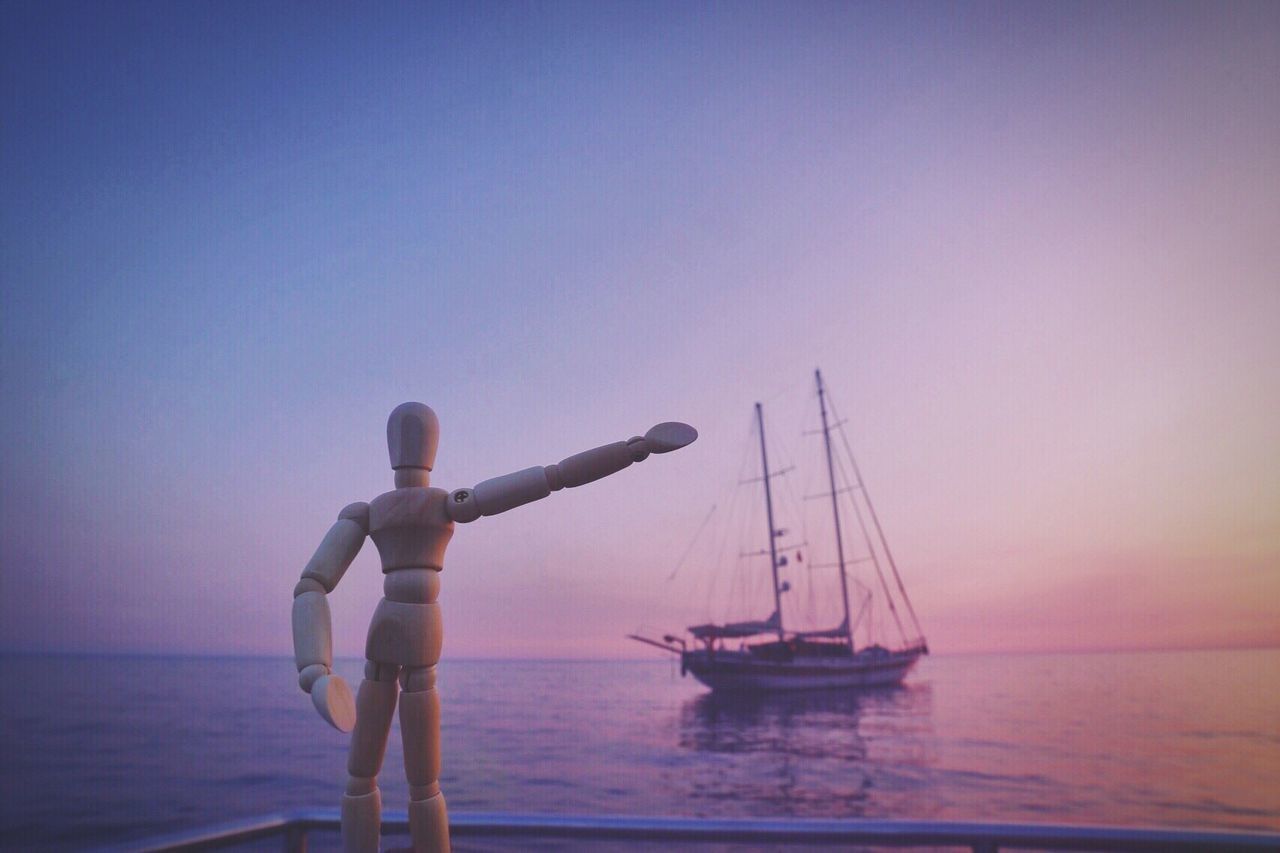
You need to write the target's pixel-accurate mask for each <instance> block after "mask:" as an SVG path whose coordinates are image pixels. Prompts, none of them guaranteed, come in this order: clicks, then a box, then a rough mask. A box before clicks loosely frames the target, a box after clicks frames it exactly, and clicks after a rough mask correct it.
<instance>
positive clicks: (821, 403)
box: [813, 370, 853, 649]
mask: <svg viewBox="0 0 1280 853" xmlns="http://www.w3.org/2000/svg"><path fill="white" fill-rule="evenodd" d="M813 378H814V379H815V380H817V383H818V409H819V411H821V412H822V443H823V444H824V445H825V446H826V449H827V478H828V480H829V481H830V483H831V515H832V517H833V518H834V519H835V522H836V564H837V566H838V567H839V569H840V600H841V601H843V602H844V626H845V630H846V631H848V633H849V648H850V649H852V648H853V620H852V619H850V618H849V579H848V578H847V577H845V573H844V537H843V536H841V534H840V502H839V501H838V500H837V497H836V496H837V492H836V467H835V463H834V462H832V460H831V428H830V427H829V426H827V395H826V391H825V390H824V389H823V387H822V371H821V370H814V371H813Z"/></svg>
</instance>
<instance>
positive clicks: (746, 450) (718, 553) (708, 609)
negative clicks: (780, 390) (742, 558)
mask: <svg viewBox="0 0 1280 853" xmlns="http://www.w3.org/2000/svg"><path fill="white" fill-rule="evenodd" d="M748 423H749V426H748V428H747V439H746V441H744V442H743V443H742V458H741V459H740V460H739V461H738V470H737V477H736V478H735V481H741V480H742V474H743V472H744V471H745V470H746V468H747V462H748V460H749V459H750V457H751V445H752V443H753V442H752V436H753V435H755V419H754V418H752V419H751V420H750V421H749V422H748ZM741 507H742V485H741V483H738V485H735V486H733V487H732V488H731V489H730V491H729V509H728V511H727V513H726V518H725V521H724V525H723V527H722V528H721V535H720V542H719V546H718V547H717V548H716V549H715V560H716V562H715V566H714V568H713V572H712V576H711V580H710V583H708V584H707V595H706V600H705V601H704V602H703V605H702V610H701V613H699V614H697V615H696V616H693V617H692V618H695V619H711V620H712V621H714V620H715V617H716V615H717V613H720V614H723V613H725V612H726V611H725V610H724V609H723V608H724V605H725V602H729V603H730V606H731V602H732V597H733V593H734V590H735V588H736V586H737V583H736V582H737V579H738V577H737V575H738V571H737V567H738V562H737V560H736V559H735V560H733V561H732V562H731V564H730V569H729V579H728V586H729V588H728V590H726V593H725V595H723V596H722V597H721V598H720V599H719V600H720V601H721V607H720V608H716V609H715V610H713V609H712V606H711V602H712V600H713V599H715V598H716V595H715V594H716V591H717V590H718V589H719V588H720V582H721V580H722V578H723V577H724V571H725V567H724V564H725V559H726V555H727V554H728V552H729V540H730V539H731V538H732V539H733V540H734V542H735V543H737V542H741V541H742V531H741V530H740V529H739V528H738V526H737V525H735V521H737V520H738V513H739V512H740V511H741ZM735 550H736V549H735Z"/></svg>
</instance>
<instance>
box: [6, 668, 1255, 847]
mask: <svg viewBox="0 0 1280 853" xmlns="http://www.w3.org/2000/svg"><path fill="white" fill-rule="evenodd" d="M87 662H91V663H92V665H88V664H87ZM104 662H106V663H107V664H108V665H106V666H103V665H101V664H102V663H104ZM336 669H337V670H338V671H339V672H340V673H341V674H342V675H344V677H346V678H347V679H348V680H349V681H351V682H352V683H353V684H355V683H357V682H358V679H359V676H360V669H361V661H359V660H356V659H349V658H348V659H340V660H339V661H338V663H337V665H336ZM0 675H2V676H3V678H4V679H5V683H6V684H10V685H14V684H18V685H23V687H22V688H21V689H19V690H15V691H13V693H14V694H15V696H14V697H13V699H11V700H9V701H6V702H5V703H4V705H3V709H0V723H2V724H3V725H2V727H0V730H2V731H3V740H4V743H3V747H4V748H3V756H4V757H3V769H4V773H3V801H4V802H5V804H6V805H5V808H4V813H3V817H2V818H0V837H3V838H4V839H5V842H4V843H5V846H13V847H24V848H25V847H36V848H44V849H75V848H80V847H84V846H86V845H90V844H97V843H128V842H129V841H131V840H136V839H140V838H144V837H147V836H150V835H154V834H158V833H164V832H172V831H177V830H182V829H189V828H196V827H200V826H203V825H207V824H213V823H218V822H221V821H226V820H230V819H235V818H241V817H250V816H253V815H257V814H263V813H267V812H278V811H282V810H288V809H294V808H306V807H336V806H337V805H338V803H339V798H340V795H341V792H342V786H343V783H344V780H345V765H346V745H347V736H345V735H342V734H340V733H338V732H336V731H334V730H332V729H330V728H329V727H328V726H327V725H325V724H324V723H323V722H322V721H321V720H320V719H319V718H318V717H317V716H316V714H315V712H314V710H313V709H312V707H311V704H310V702H309V700H308V698H307V697H306V696H305V695H304V694H303V693H301V691H299V690H298V688H297V685H296V675H295V671H294V667H293V663H292V661H291V660H290V659H289V658H287V657H275V656H272V657H261V656H199V657H195V656H157V655H145V654H142V655H119V654H118V655H39V654H14V653H8V654H4V655H2V656H0ZM439 687H440V691H441V697H442V701H443V706H444V716H443V722H442V737H443V745H444V767H443V773H442V787H443V790H444V791H445V794H446V797H447V798H448V801H449V804H450V808H451V809H452V810H454V811H459V812H461V811H473V812H474V811H500V812H516V813H528V814H532V813H546V814H600V815H604V814H612V815H672V816H692V817H831V818H836V817H866V818H902V819H934V820H1001V821H1017V822H1039V823H1073V824H1110V825H1131V826H1161V827H1186V828H1191V827H1200V828H1218V829H1241V830H1270V831H1274V830H1277V829H1280V722H1278V721H1280V650H1276V649H1260V650H1232V651H1221V650H1218V651H1198V652H1186V651H1179V652H1172V651H1164V652H1158V651H1144V652H1125V653H1116V654H1099V653H1073V654H1051V653H1020V654H1007V653H1006V654H974V653H967V654H958V653H957V654H951V655H939V656H933V657H929V658H926V659H924V660H923V661H922V662H921V664H920V666H919V667H918V668H917V669H916V670H915V671H914V672H913V673H912V674H911V675H910V676H908V678H907V681H906V683H905V684H904V685H903V686H902V687H900V688H888V689H877V690H868V691H861V692H842V691H816V692H811V693H798V694H791V695H783V696H775V697H760V698H728V697H723V696H717V695H713V694H711V693H709V692H708V691H707V690H706V689H705V688H703V687H702V686H701V685H699V684H697V683H696V682H695V681H693V680H692V679H690V678H681V677H680V675H679V671H678V665H676V664H675V663H674V661H666V660H660V659H659V660H634V659H627V660H516V659H492V658H488V659H474V658H472V659H464V658H450V657H447V656H446V657H445V658H444V660H443V661H442V662H441V664H440V678H439ZM402 768H403V758H402V756H401V742H400V736H399V733H398V731H397V730H394V729H393V731H392V734H391V739H390V742H389V744H388V750H387V758H386V761H385V763H384V767H383V772H382V774H381V776H380V777H379V786H380V787H381V789H382V791H383V802H384V807H385V808H388V809H402V808H404V807H405V803H406V800H407V788H406V785H405V782H404V778H403V769H402Z"/></svg>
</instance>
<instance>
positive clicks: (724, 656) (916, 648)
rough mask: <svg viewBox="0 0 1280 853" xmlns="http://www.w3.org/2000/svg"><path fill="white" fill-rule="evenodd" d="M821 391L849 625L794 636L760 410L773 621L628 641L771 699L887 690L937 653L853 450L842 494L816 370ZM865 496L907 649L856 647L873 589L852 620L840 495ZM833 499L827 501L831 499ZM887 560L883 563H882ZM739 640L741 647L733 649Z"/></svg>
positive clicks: (715, 681)
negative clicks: (799, 693) (785, 694)
mask: <svg viewBox="0 0 1280 853" xmlns="http://www.w3.org/2000/svg"><path fill="white" fill-rule="evenodd" d="M814 380H815V382H816V384H817V389H818V407H819V411H820V412H821V416H822V430H821V432H822V438H823V444H824V450H825V456H826V468H827V481H828V484H829V485H830V498H831V515H832V522H833V532H834V536H835V550H836V565H835V568H836V569H837V570H838V577H839V579H840V595H841V602H842V604H843V613H844V619H843V620H842V621H841V622H840V624H839V625H837V626H835V627H834V628H828V629H822V630H799V631H797V630H788V629H787V628H786V626H785V625H784V624H783V608H782V594H783V593H784V592H786V591H787V590H788V589H789V586H788V585H787V584H786V583H783V582H779V578H778V569H779V567H780V566H784V565H786V557H785V556H780V555H779V553H778V551H779V547H778V539H779V537H780V536H782V535H783V534H784V533H785V531H783V530H780V529H779V528H778V527H777V525H776V524H775V522H774V505H773V488H772V484H771V481H772V480H773V478H775V477H777V476H779V474H780V473H781V472H771V471H770V469H769V454H768V447H767V444H766V442H765V431H764V408H763V406H762V405H761V404H760V403H756V404H755V416H756V423H757V425H758V427H759V434H760V469H761V476H760V479H761V481H762V482H763V483H764V503H765V520H766V522H767V523H768V526H769V527H768V542H769V548H768V551H767V553H768V556H769V558H770V567H771V571H772V580H773V605H774V610H773V613H772V614H771V615H770V616H768V617H767V618H765V619H756V620H748V621H743V622H727V623H724V624H715V623H707V624H702V625H691V626H689V627H688V629H687V631H688V637H687V638H686V637H681V636H675V635H672V634H667V635H664V636H663V637H662V638H661V640H657V639H651V638H649V637H645V636H641V635H639V634H629V635H627V636H628V637H629V638H630V639H633V640H637V641H639V642H642V643H646V644H648V645H651V646H656V647H658V648H660V649H663V650H665V651H668V652H671V653H674V654H677V655H679V657H680V674H681V675H688V674H692V675H693V677H694V678H696V679H697V680H698V681H700V682H702V683H703V684H705V685H706V686H708V687H710V688H711V689H712V690H714V691H748V692H757V693H768V692H773V691H781V690H808V689H822V688H861V687H881V686H891V685H896V684H901V683H902V680H903V679H904V678H906V676H907V673H908V672H910V671H911V668H912V667H914V666H915V664H916V662H917V661H918V660H919V659H920V657H921V656H922V655H926V654H928V653H929V646H928V644H927V642H926V641H925V638H924V635H923V632H922V631H921V630H920V623H919V621H918V620H917V618H916V615H915V609H914V608H913V607H912V606H911V600H910V599H909V598H908V597H907V591H906V587H905V586H904V585H903V583H902V578H901V576H900V575H899V573H898V567H897V564H896V563H895V561H894V559H893V554H892V552H891V551H890V550H889V544H888V541H887V540H886V539H885V537H884V531H883V529H882V528H881V526H880V519H879V517H878V516H877V515H876V512H875V506H874V504H872V503H871V498H870V495H869V494H868V493H867V490H866V486H865V485H864V483H863V482H862V475H861V473H860V472H859V470H858V465H857V462H856V460H854V458H853V454H852V452H849V451H848V446H847V443H846V445H845V449H846V452H847V456H848V459H849V462H850V463H851V466H852V473H853V477H852V480H853V482H852V483H850V484H849V486H848V488H845V489H840V488H838V487H837V483H836V464H835V457H834V455H833V450H832V445H831V432H832V427H831V424H830V422H829V418H828V414H827V392H826V389H825V387H824V385H823V382H822V372H821V371H820V370H815V371H814ZM852 492H858V493H860V496H861V499H862V501H861V503H862V506H865V508H866V510H867V513H866V515H867V516H869V517H870V520H871V522H872V526H873V527H874V529H875V532H876V538H877V539H878V541H879V545H880V547H879V549H877V548H875V547H873V545H872V537H871V535H870V532H869V530H868V528H867V525H866V517H864V515H863V513H862V509H861V508H860V507H859V504H858V503H857V502H853V503H852V509H853V512H854V515H855V517H856V518H857V521H858V526H859V528H860V529H861V531H862V534H863V538H864V540H865V541H866V545H867V552H868V556H867V557H866V558H865V559H866V560H868V561H870V562H872V563H873V564H874V567H875V570H876V575H877V577H878V578H879V581H880V587H881V590H882V593H883V597H884V600H885V602H886V603H887V605H888V609H889V612H890V614H891V616H892V618H893V621H894V623H895V624H896V625H897V627H898V634H899V638H900V641H901V642H900V643H899V644H898V645H897V646H896V647H894V648H890V647H888V646H885V645H882V644H881V643H879V642H869V643H868V644H866V645H864V646H862V647H859V646H857V644H856V643H855V642H854V631H855V628H856V627H857V626H858V623H859V621H860V620H861V618H862V616H863V614H864V613H865V612H866V609H867V606H868V604H869V600H870V596H871V593H870V590H869V589H868V590H866V592H867V595H866V596H864V597H863V599H862V602H861V605H862V607H861V609H860V610H859V613H858V614H857V615H856V616H853V617H851V612H850V602H849V576H848V573H847V567H848V565H849V562H850V561H848V560H846V558H845V542H844V531H843V530H842V527H841V513H840V501H839V496H840V495H841V494H842V493H852ZM824 497H825V496H824ZM882 557H883V559H882ZM886 564H887V567H888V569H889V571H890V572H891V574H892V575H893V578H894V580H895V582H896V586H897V590H898V596H896V597H897V598H900V599H901V601H902V603H903V604H904V605H905V607H906V611H907V616H908V617H909V620H910V624H911V626H912V627H913V628H914V635H909V634H908V633H907V631H906V629H905V628H904V625H903V620H902V615H901V614H900V613H899V611H898V607H897V605H896V604H895V596H894V595H893V594H892V593H891V590H890V587H889V584H888V580H887V578H886V575H885V571H884V569H885V566H886ZM733 641H737V644H736V646H732V645H731V643H732V642H733Z"/></svg>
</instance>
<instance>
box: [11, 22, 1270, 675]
mask: <svg viewBox="0 0 1280 853" xmlns="http://www.w3.org/2000/svg"><path fill="white" fill-rule="evenodd" d="M0 22H2V27H0V92H2V95H0V97H2V101H0V110H2V113H0V175H2V182H0V189H2V191H3V207H2V210H0V277H2V286H3V303H2V304H0V453H2V454H3V455H2V457H0V460H2V473H3V476H0V501H2V503H0V507H2V511H0V648H6V649H33V650H90V651H143V652H160V651H177V652H207V653H223V652H226V653H239V652H249V653H269V654H288V653H289V651H290V639H289V605H290V595H291V590H292V588H293V585H294V583H295V582H296V580H297V578H298V575H299V573H300V571H301V569H302V566H303V565H304V564H305V562H306V561H307V559H308V557H309V556H310V554H311V552H312V550H313V549H314V547H315V545H316V544H317V543H318V542H319V540H320V538H321V537H322V536H323V534H324V532H325V530H326V529H327V528H328V526H329V525H330V523H332V521H333V520H334V518H335V517H336V514H337V512H338V510H339V509H340V508H341V507H342V506H344V505H345V504H347V503H348V502H350V501H353V500H368V499H370V498H372V497H374V496H375V495H377V494H379V493H380V492H382V491H385V490H387V489H389V488H391V485H392V483H391V472H390V470H389V468H388V463H387V457H386V448H385V439H384V425H385V419H386V416H387V413H388V412H389V411H390V410H391V408H392V407H394V406H395V405H396V404H397V403H399V402H401V401H404V400H410V399H416V400H422V401H424V402H427V403H429V404H430V405H431V406H433V407H434V408H435V409H436V411H437V412H438V413H439V416H440V419H441V422H442V426H443V438H442V443H441V449H440V456H439V460H438V464H437V468H436V471H435V473H434V474H433V482H434V483H435V484H437V485H440V486H442V487H444V488H457V487H460V486H467V485H472V484H474V483H475V482H477V481H478V480H481V479H484V478H487V477H490V476H494V475H497V474H501V473H505V472H508V471H512V470H516V469H519V468H523V467H526V466H528V465H532V464H549V463H551V462H555V461H557V460H558V459H560V458H561V457H563V456H566V455H568V454H570V453H573V452H576V451H579V450H582V449H586V448H588V447H591V446H594V445H596V444H601V443H604V442H607V441H613V440H617V439H623V438H626V437H628V436H631V435H634V434H637V433H641V432H643V431H644V430H645V429H646V428H647V427H649V426H650V425H652V424H653V423H656V422H658V421H661V420H667V419H680V420H686V421H688V422H690V423H693V424H695V425H696V426H697V427H698V429H699V430H700V431H701V439H700V440H699V441H698V443H696V444H695V445H693V446H692V447H690V448H688V449H686V450H684V451H681V452H680V453H677V454H673V455H671V456H664V457H654V458H652V459H650V460H649V461H647V462H645V463H644V464H643V465H640V466H636V467H633V468H631V469H629V470H627V471H625V472H623V473H621V474H619V475H617V476H615V477H613V478H610V479H609V480H607V481H603V482H600V483H596V484H593V485H591V486H589V487H587V488H584V489H580V490H573V491H567V492H562V493H558V494H556V495H554V496H553V497H552V498H550V499H548V500H546V501H543V502H541V503H539V504H536V505H532V506H529V507H525V508H522V509H521V510H519V511H515V512H512V513H509V514H508V515H505V516H502V517H499V518H494V519H488V520H482V521H480V522H478V523H476V524H473V525H469V526H465V527H463V526H460V527H459V529H458V531H457V533H456V534H455V536H454V539H453V543H452V545H451V546H450V550H449V557H448V565H447V568H446V571H445V573H444V578H443V591H442V603H443V605H444V609H445V619H446V646H445V648H446V651H445V654H446V656H458V657H461V656H488V655H503V656H583V657H596V656H622V655H626V656H643V655H644V654H645V650H644V649H642V648H641V647H639V646H635V645H634V644H631V643H629V642H628V641H626V640H624V639H623V638H622V635H623V634H624V633H626V632H628V631H631V630H633V629H635V628H637V627H638V626H640V625H649V626H653V627H655V628H656V629H658V630H661V629H671V628H675V627H679V626H681V625H684V624H688V622H687V621H685V620H687V619H692V618H700V617H701V618H706V617H708V616H716V617H723V616H726V615H735V614H730V613H724V612H719V611H720V610H721V609H723V608H722V605H726V604H727V601H716V602H713V605H714V606H712V607H711V608H710V609H711V610H712V611H716V612H703V613H701V614H699V613H697V612H694V611H697V610H699V609H702V610H703V611H706V610H707V609H708V601H707V599H706V597H705V596H702V597H699V595H697V594H695V593H693V592H690V591H687V590H686V585H687V587H688V590H693V589H696V588H698V585H699V584H700V583H701V584H704V586H705V579H706V578H707V577H708V572H710V571H711V569H712V565H711V564H712V563H714V562H715V558H714V557H713V556H706V555H704V554H703V553H702V552H703V551H705V550H707V548H703V547H701V546H702V545H705V544H706V543H713V542H717V541H719V542H723V541H725V540H724V537H720V538H719V539H717V536H716V535H715V534H708V535H706V536H705V537H702V538H701V539H699V540H698V542H699V547H695V548H694V549H693V550H692V551H691V557H690V558H689V559H688V560H686V562H685V563H684V564H683V565H682V566H681V567H680V571H679V572H678V573H677V577H676V580H674V581H668V580H667V577H668V576H669V575H670V574H671V571H672V569H673V568H674V567H675V566H676V564H677V563H678V561H679V560H680V557H681V555H682V554H683V553H684V552H685V551H686V548H688V547H689V543H690V541H691V540H692V538H693V536H694V533H695V531H696V530H697V529H698V526H699V524H700V522H701V521H702V519H703V517H704V516H705V514H706V513H707V511H708V508H709V507H710V506H711V505H712V504H716V505H717V506H719V507H722V508H723V507H727V506H728V505H729V504H730V503H732V501H733V500H734V498H733V497H732V496H731V495H732V494H733V490H734V483H735V482H736V479H737V478H738V476H739V472H740V469H741V463H742V460H743V458H744V457H743V454H744V448H747V447H749V442H750V440H751V435H750V418H751V405H752V403H753V402H754V401H756V400H758V399H759V400H763V401H765V403H766V405H767V407H768V412H769V413H770V418H771V430H772V431H773V433H774V434H775V435H776V436H777V438H778V442H779V444H778V450H777V455H778V458H779V459H780V462H779V464H783V463H786V462H788V461H796V462H797V463H799V462H800V461H803V458H806V454H808V453H809V452H810V450H811V448H812V439H811V438H803V437H802V436H801V432H802V430H803V428H804V427H805V426H806V425H811V424H812V422H813V416H814V409H813V404H814V401H813V398H812V392H811V389H810V383H811V371H812V369H813V368H814V367H815V366H821V367H822V368H823V369H824V371H825V373H826V374H827V378H828V382H829V384H830V386H831V389H832V393H833V395H834V396H835V399H836V401H837V403H838V404H839V405H840V407H841V410H842V413H843V414H844V415H846V416H847V417H848V418H849V426H848V427H847V428H848V429H849V431H850V433H849V434H850V438H851V440H852V442H853V445H854V448H855V449H856V450H857V452H858V453H859V456H860V459H859V461H860V463H861V465H862V469H863V473H864V475H865V477H866V480H867V482H868V484H869V486H870V487H871V489H872V494H873V496H874V497H875V498H876V500H877V508H878V509H879V511H880V515H881V519H882V521H883V522H884V524H885V528H886V532H887V533H888V536H889V538H890V541H891V543H892V545H893V548H894V552H895V555H896V556H897V558H898V562H899V564H900V565H901V567H902V569H903V574H904V576H905V579H906V582H907V584H908V587H909V589H910V590H911V591H912V594H913V598H914V601H915V605H916V609H917V610H918V612H919V613H920V617H921V621H922V622H923V623H924V628H925V631H926V633H927V634H928V636H929V638H930V641H931V645H932V646H933V647H934V648H935V650H937V651H941V652H947V651H971V650H1005V649H1064V648H1072V649H1079V648H1086V649H1092V648H1111V647H1161V646H1174V647H1182V646H1198V645H1252V644H1276V643H1280V4H1276V3H1258V4H1244V3H1236V4H1226V5H1224V4H1218V3H1204V4H1189V3H1166V2H1160V3H1152V4H1143V3H1123V4H1119V3H1118V4H1100V3H1088V4H1065V3H1064V4H1059V5H1053V6H1050V5H1047V4H1000V5H987V4H981V5H958V4H870V5H860V4H838V5H827V4H808V5H801V4H783V3H778V4H747V3H729V4H715V5H711V4H684V3H676V4H668V5H660V4H601V3H583V4H567V3H563V4H561V3H553V4H541V3H521V4H510V5H496V4H490V5H482V6H474V5H471V6H461V5H460V6H449V5H440V4H437V5H433V6H431V7H430V8H420V7H418V6H414V7H406V6H394V5H390V4H379V5H377V6H376V7H373V8H369V7H361V6H350V5H338V4H306V5H302V4H299V5H286V4H268V5H266V6H264V5H262V4H256V3H244V4H236V3H230V2H223V3H207V4H195V3H184V4H173V3H164V2H157V3H150V4H123V3H110V4H108V3H88V4H84V5H66V4H55V3H20V2H6V3H4V4H3V5H0ZM748 473H749V472H748ZM806 476H808V475H806ZM807 482H808V480H807V479H805V480H800V479H798V480H797V481H796V483H795V485H794V487H793V488H794V489H795V491H796V492H797V493H799V492H800V491H803V489H804V484H805V483H807ZM738 499H740V500H745V498H742V497H739V498H738ZM810 503H812V502H810ZM723 515H725V513H722V512H720V511H718V516H721V517H722V516H723ZM715 518H717V516H713V519H715ZM761 538H763V537H761ZM747 544H748V545H752V544H754V546H756V547H758V546H759V545H760V544H761V543H759V542H756V543H747ZM734 547H735V548H736V547H737V546H736V545H734ZM757 567H758V564H757ZM380 595H381V575H380V573H379V571H378V563H377V557H376V553H375V551H374V549H373V547H372V545H371V544H370V545H366V547H365V549H364V550H363V551H362V552H361V554H360V556H359V558H358V559H357V561H356V563H355V565H354V566H353V568H352V570H351V571H350V572H349V573H348V575H347V578H346V580H345V581H344V582H343V584H342V585H341V586H340V587H339V588H338V589H337V590H336V591H335V593H334V595H333V596H332V603H333V608H334V613H335V628H336V632H337V648H338V651H339V653H342V654H352V655H358V654H360V653H361V651H362V648H363V638H364V631H365V627H366V625H367V621H368V618H369V615H370V613H371V611H372V609H373V606H374V604H375V603H376V601H377V599H378V597H379V596H380ZM764 604H765V602H762V603H761V605H762V608H761V612H757V613H754V614H753V613H745V612H743V613H738V614H736V615H737V616H738V617H747V616H751V615H756V616H761V615H764V613H766V612H767V609H763V607H764Z"/></svg>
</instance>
